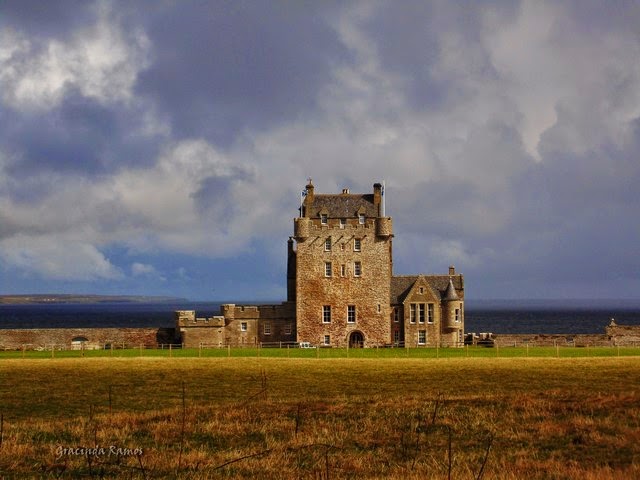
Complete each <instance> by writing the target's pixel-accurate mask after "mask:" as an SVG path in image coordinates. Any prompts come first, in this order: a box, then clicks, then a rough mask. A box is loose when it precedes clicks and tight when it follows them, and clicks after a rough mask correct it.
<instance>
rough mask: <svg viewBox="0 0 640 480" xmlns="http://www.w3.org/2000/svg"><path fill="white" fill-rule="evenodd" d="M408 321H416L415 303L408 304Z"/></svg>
mask: <svg viewBox="0 0 640 480" xmlns="http://www.w3.org/2000/svg"><path fill="white" fill-rule="evenodd" d="M409 321H410V322H411V323H416V304H415V303H411V304H409Z"/></svg>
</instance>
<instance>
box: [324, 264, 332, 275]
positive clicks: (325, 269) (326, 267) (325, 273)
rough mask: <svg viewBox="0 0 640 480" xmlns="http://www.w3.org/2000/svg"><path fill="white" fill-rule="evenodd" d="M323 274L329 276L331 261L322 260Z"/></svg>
mask: <svg viewBox="0 0 640 480" xmlns="http://www.w3.org/2000/svg"><path fill="white" fill-rule="evenodd" d="M324 276H325V277H330V276H331V262H324Z"/></svg>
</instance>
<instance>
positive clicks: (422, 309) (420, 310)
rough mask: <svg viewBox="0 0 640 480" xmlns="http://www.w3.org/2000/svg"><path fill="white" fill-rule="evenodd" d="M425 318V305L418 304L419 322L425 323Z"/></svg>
mask: <svg viewBox="0 0 640 480" xmlns="http://www.w3.org/2000/svg"><path fill="white" fill-rule="evenodd" d="M424 317H425V305H424V303H419V304H418V321H419V322H420V323H424Z"/></svg>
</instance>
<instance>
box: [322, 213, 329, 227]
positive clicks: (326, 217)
mask: <svg viewBox="0 0 640 480" xmlns="http://www.w3.org/2000/svg"><path fill="white" fill-rule="evenodd" d="M327 222H328V216H327V214H326V213H323V214H321V215H320V223H321V224H322V225H326V224H327Z"/></svg>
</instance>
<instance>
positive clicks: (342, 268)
mask: <svg viewBox="0 0 640 480" xmlns="http://www.w3.org/2000/svg"><path fill="white" fill-rule="evenodd" d="M346 275H347V266H346V265H345V264H344V263H343V264H342V265H340V276H341V277H344V276H346Z"/></svg>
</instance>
